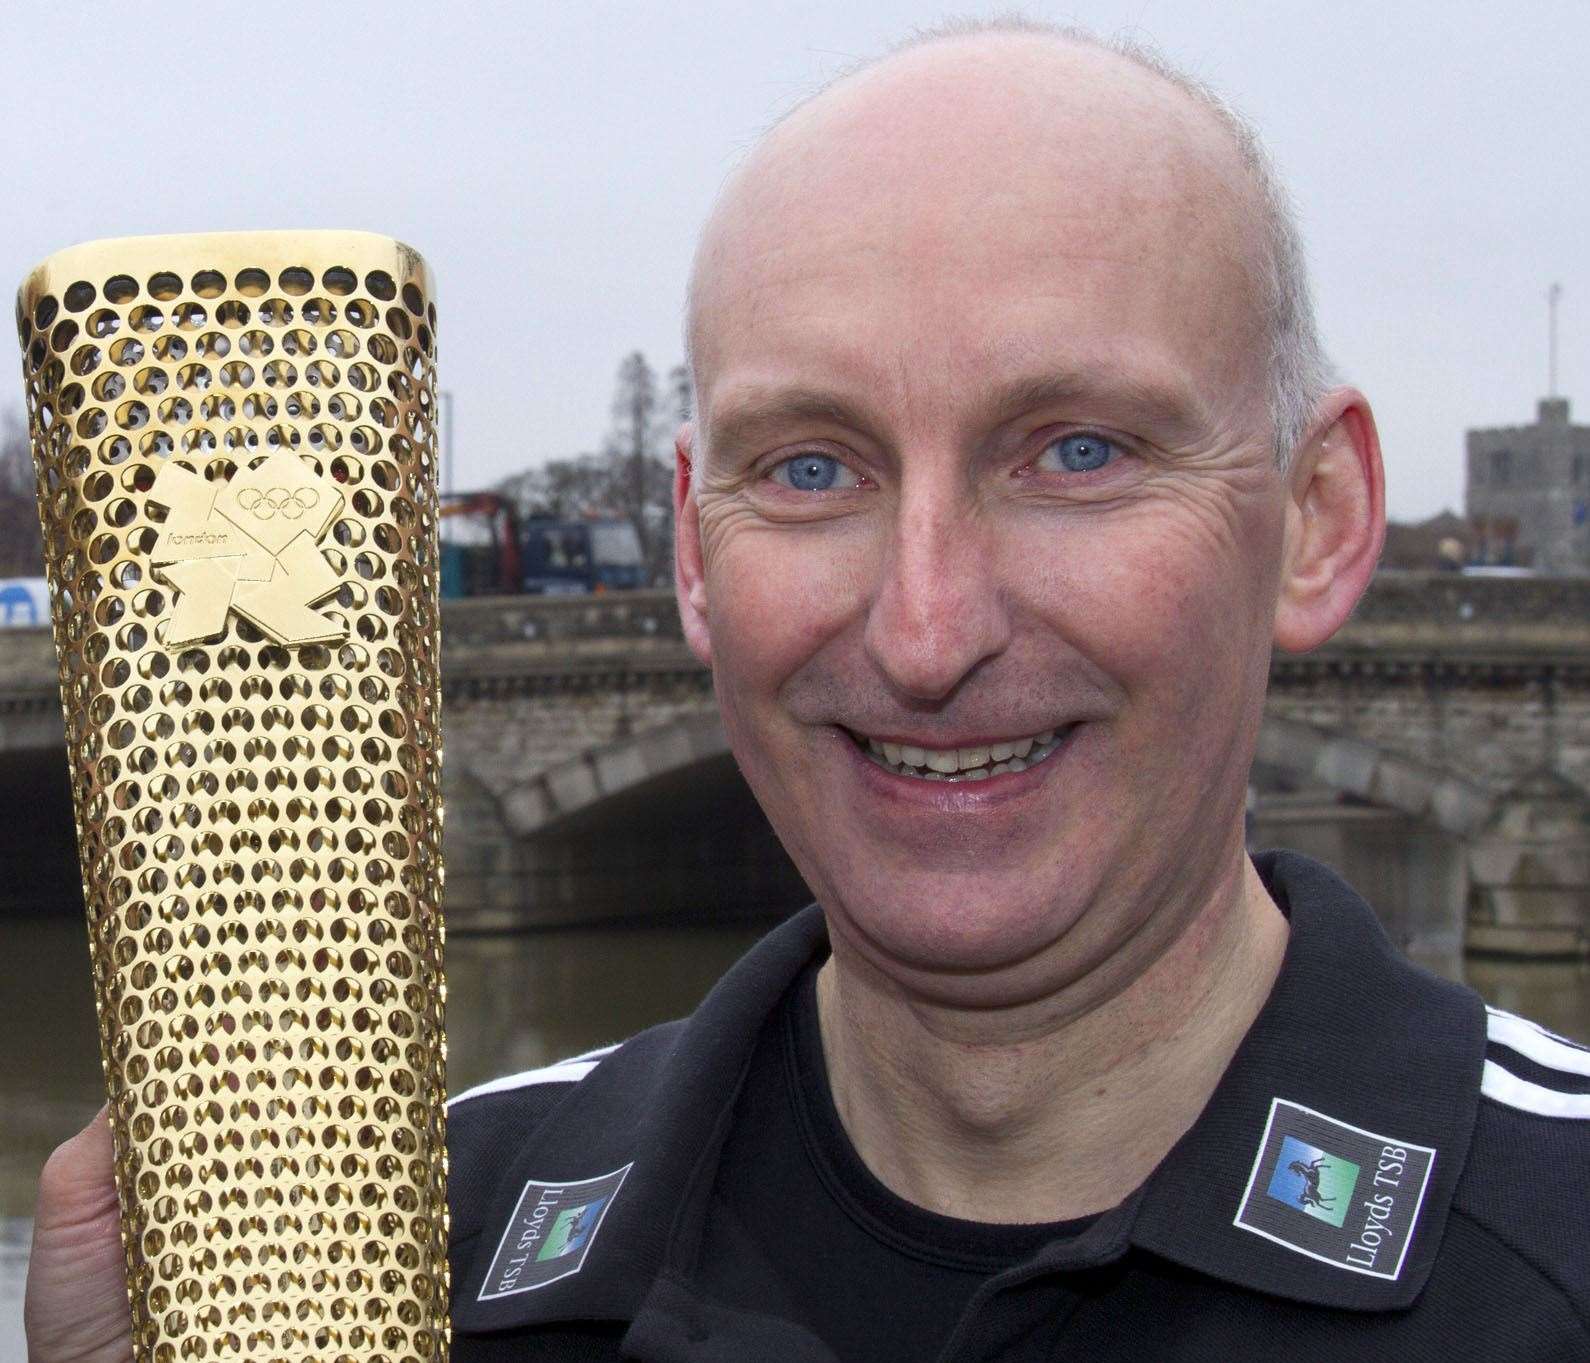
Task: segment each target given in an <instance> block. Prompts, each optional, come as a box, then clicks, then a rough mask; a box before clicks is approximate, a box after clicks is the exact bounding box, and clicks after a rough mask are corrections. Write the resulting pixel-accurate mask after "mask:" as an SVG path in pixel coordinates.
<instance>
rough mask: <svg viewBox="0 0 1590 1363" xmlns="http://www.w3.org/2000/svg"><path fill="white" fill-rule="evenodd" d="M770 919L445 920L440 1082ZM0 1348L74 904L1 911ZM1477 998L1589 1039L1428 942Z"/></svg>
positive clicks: (1507, 977)
mask: <svg viewBox="0 0 1590 1363" xmlns="http://www.w3.org/2000/svg"><path fill="white" fill-rule="evenodd" d="M763 930H764V929H760V928H754V927H745V926H743V925H742V926H736V927H733V928H711V927H699V928H684V929H681V928H669V929H648V928H601V929H594V930H580V931H557V932H537V933H533V934H518V935H491V936H469V935H459V934H455V935H454V936H453V937H451V938H450V939H449V941H448V944H447V974H448V1009H447V1031H448V1054H449V1058H450V1064H449V1086H450V1088H451V1089H452V1091H453V1092H455V1093H458V1092H462V1091H463V1090H464V1089H466V1088H468V1087H470V1086H471V1085H473V1084H476V1083H479V1082H480V1081H481V1080H483V1079H487V1078H490V1077H492V1076H494V1075H499V1074H506V1073H512V1072H514V1071H517V1070H524V1069H532V1068H534V1067H535V1066H538V1065H542V1064H545V1063H547V1062H549V1061H552V1060H555V1059H558V1058H559V1057H562V1056H567V1055H574V1054H578V1053H579V1052H581V1051H586V1050H591V1049H592V1048H594V1047H596V1046H600V1045H602V1044H604V1043H606V1042H610V1041H616V1040H619V1039H621V1038H623V1037H625V1036H628V1035H629V1034H631V1033H632V1032H635V1031H638V1030H639V1029H640V1028H642V1027H645V1026H647V1025H649V1024H650V1023H652V1022H657V1021H661V1020H663V1019H665V1018H669V1017H677V1016H678V1015H680V1014H681V1013H685V1012H688V1011H689V1010H690V1009H691V1008H692V1007H693V1006H694V1005H695V1004H696V1002H697V1001H698V1000H699V999H700V998H701V996H702V995H703V994H704V993H705V992H706V991H707V989H708V988H709V987H710V986H711V984H712V982H713V980H715V979H716V978H717V977H718V975H719V974H721V973H722V971H723V970H724V969H725V967H727V966H728V965H729V964H730V962H732V961H733V960H734V959H735V958H736V957H738V956H739V955H740V954H741V952H743V951H744V950H745V949H746V948H747V947H748V946H749V945H750V944H751V943H752V942H753V941H754V940H755V939H756V938H757V937H758V936H759V935H760V933H761V931H763ZM0 961H4V962H6V964H7V969H6V972H5V976H4V980H5V983H4V985H3V986H0V1039H3V1043H4V1044H3V1045H0V1363H24V1360H25V1357H26V1355H25V1353H24V1350H23V1346H22V1327H21V1314H22V1284H23V1277H24V1273H25V1269H26V1262H27V1246H28V1239H29V1235H30V1232H31V1220H30V1217H31V1215H32V1207H33V1190H34V1183H35V1180H36V1179H37V1177H38V1170H39V1167H40V1165H41V1164H42V1163H43V1162H44V1159H45V1157H46V1155H48V1153H49V1151H50V1150H51V1148H52V1147H53V1146H54V1145H55V1144H56V1143H57V1142H58V1141H60V1140H61V1139H63V1138H64V1137H66V1136H68V1135H70V1134H71V1133H72V1132H73V1131H75V1130H77V1129H78V1128H79V1127H80V1126H81V1125H82V1124H83V1123H84V1122H85V1121H86V1120H87V1119H88V1117H89V1116H90V1115H91V1114H92V1113H93V1112H94V1110H95V1109H96V1108H97V1107H98V1106H99V1104H100V1102H101V1083H100V1074H99V1057H98V1043H97V1040H96V1036H95V1028H94V1009H93V999H92V994H91V992H90V985H89V970H88V946H87V935H86V933H85V931H84V928H83V924H82V921H81V919H79V918H78V917H76V916H75V915H69V914H56V915H51V916H41V917H24V918H10V919H0ZM1427 964H1430V965H1431V966H1432V967H1434V968H1436V969H1441V970H1443V971H1444V972H1445V973H1448V974H1452V975H1466V977H1467V979H1468V981H1469V983H1471V984H1473V985H1474V987H1475V988H1476V989H1478V990H1479V991H1480V992H1481V993H1482V994H1484V995H1485V997H1486V999H1487V1000H1488V1001H1490V1002H1493V1003H1496V1004H1498V1005H1499V1006H1501V1007H1504V1008H1507V1009H1509V1010H1511V1011H1513V1012H1518V1013H1522V1014H1524V1015H1525V1016H1528V1017H1533V1018H1535V1019H1537V1020H1538V1021H1540V1022H1541V1023H1543V1024H1544V1025H1546V1026H1548V1027H1551V1028H1553V1029H1554V1030H1556V1031H1559V1032H1562V1033H1563V1034H1565V1035H1567V1036H1570V1037H1573V1038H1575V1039H1577V1040H1581V1041H1590V967H1586V966H1585V965H1582V964H1522V963H1516V962H1497V961H1470V962H1466V963H1465V962H1463V961H1461V960H1460V959H1455V958H1450V957H1449V958H1445V959H1442V958H1433V959H1431V960H1429V961H1427Z"/></svg>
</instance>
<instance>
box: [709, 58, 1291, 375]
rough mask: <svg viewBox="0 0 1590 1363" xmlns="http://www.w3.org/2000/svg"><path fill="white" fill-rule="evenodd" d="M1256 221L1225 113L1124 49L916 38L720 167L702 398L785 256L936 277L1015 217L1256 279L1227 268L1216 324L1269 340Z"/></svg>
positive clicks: (972, 266)
mask: <svg viewBox="0 0 1590 1363" xmlns="http://www.w3.org/2000/svg"><path fill="white" fill-rule="evenodd" d="M1259 221H1260V214H1259V211H1258V205H1257V198H1256V191H1255V188H1254V186H1253V183H1252V181H1251V178H1250V177H1249V174H1248V172H1247V169H1246V167H1245V166H1244V164H1243V162H1242V159H1241V155H1240V153H1239V149H1238V148H1237V146H1236V144H1235V142H1234V140H1233V139H1232V136H1231V134H1230V133H1229V131H1228V130H1227V129H1225V128H1224V127H1222V126H1221V125H1220V124H1219V123H1218V122H1217V121H1216V119H1215V118H1214V117H1213V116H1212V115H1211V114H1210V113H1209V111H1208V110H1206V109H1203V108H1202V107H1200V106H1199V105H1198V104H1197V103H1196V102H1195V101H1194V100H1192V99H1191V98H1190V97H1189V96H1188V95H1187V94H1186V93H1185V92H1183V91H1181V90H1179V89H1177V88H1176V87H1175V86H1174V85H1172V84H1171V83H1170V82H1168V81H1167V80H1165V79H1164V78H1162V77H1160V76H1158V75H1156V74H1155V73H1153V72H1150V71H1147V70H1145V69H1143V68H1142V67H1139V66H1138V65H1136V64H1135V63H1133V62H1131V61H1129V60H1128V59H1126V58H1123V57H1120V56H1118V55H1116V54H1114V53H1111V52H1108V51H1105V50H1103V49H1098V48H1092V47H1088V46H1085V45H1079V44H1076V43H1073V42H1070V41H1068V40H1065V39H1062V38H1054V37H1049V36H1043V35H1038V36H1026V35H983V36H979V37H975V38H967V39H958V40H952V41H946V42H941V43H934V44H930V45H927V46H924V47H921V48H915V49H911V50H908V51H907V52H904V53H902V54H900V55H898V56H896V57H893V58H890V59H887V60H886V61H884V62H882V63H879V64H878V65H876V66H874V67H871V68H869V69H867V70H866V71H864V72H862V73H860V74H859V75H857V76H856V77H853V78H851V79H850V80H847V81H843V82H841V83H839V84H838V85H836V86H834V87H833V88H831V89H830V90H829V91H827V92H826V93H824V94H823V95H821V96H819V97H818V98H817V99H815V100H813V101H812V102H810V103H809V104H807V105H805V106H803V107H802V108H800V109H799V110H797V111H796V113H795V114H793V115H792V116H791V117H790V118H789V119H787V120H786V121H785V122H784V123H782V124H780V125H779V126H778V127H777V128H776V129H775V130H774V131H773V132H772V133H771V134H769V135H768V137H767V138H765V139H764V141H763V142H762V144H761V145H760V146H759V147H757V148H756V150H755V151H754V152H753V153H752V155H751V156H750V158H749V159H748V160H747V162H746V163H745V165H744V166H743V167H742V168H741V169H740V170H739V171H738V172H737V173H736V174H735V176H734V177H733V178H732V179H731V181H730V183H729V185H728V186H727V187H726V189H725V191H724V193H723V195H722V197H721V198H720V200H719V202H718V205H717V207H716V208H715V210H714V212H713V214H712V217H711V219H710V220H709V222H708V225H707V227H706V230H705V231H704V233H703V236H702V241H701V245H700V248H699V250H698V253H697V259H696V265H695V274H694V278H693V282H692V290H691V315H690V319H689V332H690V334H689V341H690V347H691V356H692V360H693V362H694V364H695V366H696V377H697V383H698V388H699V389H700V390H701V393H702V398H703V404H702V405H703V407H705V406H706V401H705V399H706V389H707V388H708V387H709V385H710V383H711V379H712V376H713V374H714V372H715V367H716V361H717V351H718V343H719V340H720V337H719V335H718V332H719V330H720V329H721V327H722V325H723V324H724V323H726V322H728V321H729V314H731V313H732V314H735V316H734V320H733V324H732V325H733V326H735V327H738V328H743V327H745V326H747V325H752V324H754V318H755V314H756V313H757V312H758V311H759V310H761V309H765V308H767V307H771V306H777V291H778V290H779V289H780V288H781V286H783V285H786V284H788V283H789V282H790V279H791V277H792V276H793V275H801V276H803V277H809V276H810V275H811V273H812V272H813V271H815V270H832V271H833V272H834V274H835V275H836V277H841V278H842V277H844V276H847V275H848V276H851V277H855V276H857V275H858V274H864V273H866V272H869V271H872V272H881V273H886V274H892V275H900V274H902V273H906V274H909V275H911V276H914V277H915V282H917V283H918V284H919V285H920V287H921V288H922V289H931V288H932V287H933V285H934V281H935V279H939V278H942V277H943V276H944V272H945V271H950V270H953V271H956V272H961V273H965V272H973V273H975V272H976V271H977V270H978V269H979V268H980V267H983V266H987V267H989V268H997V263H998V261H999V259H1000V257H1001V254H1002V253H1003V252H1008V251H1009V250H1010V249H1011V247H1012V241H1013V239H1015V240H1019V239H1020V238H1021V236H1022V234H1023V232H1027V233H1029V234H1031V235H1032V238H1033V240H1032V245H1033V248H1034V250H1037V251H1042V250H1045V249H1048V250H1051V251H1052V252H1053V257H1054V260H1055V262H1056V267H1057V269H1059V268H1062V267H1063V262H1064V260H1065V259H1066V257H1067V256H1068V255H1072V256H1075V255H1079V254H1080V255H1087V256H1091V257H1093V258H1095V259H1110V258H1112V257H1113V258H1115V259H1116V260H1117V261H1118V262H1119V264H1120V265H1121V267H1122V268H1126V269H1130V268H1133V267H1134V266H1135V265H1136V264H1138V263H1140V262H1141V263H1144V264H1147V263H1148V262H1150V261H1155V262H1157V266H1158V267H1159V268H1165V269H1169V270H1171V271H1173V272H1174V271H1180V272H1182V273H1184V274H1187V275H1190V276H1191V275H1196V274H1197V273H1199V272H1201V271H1217V272H1219V273H1221V274H1223V275H1225V276H1226V277H1227V282H1228V284H1229V283H1230V281H1235V288H1236V290H1237V291H1238V292H1240V294H1242V295H1244V296H1243V297H1241V298H1237V299H1232V298H1231V297H1230V296H1229V295H1230V293H1231V288H1230V287H1227V288H1226V289H1225V290H1224V297H1223V298H1222V302H1221V308H1220V312H1221V313H1222V314H1223V315H1222V316H1221V317H1219V318H1216V317H1213V316H1212V317H1211V318H1210V319H1209V320H1208V323H1207V324H1208V325H1209V326H1210V327H1211V328H1214V327H1216V326H1221V327H1228V328H1229V327H1232V326H1235V327H1236V328H1237V329H1239V330H1241V331H1244V332H1248V331H1251V333H1252V335H1253V337H1254V339H1255V342H1256V344H1255V346H1254V349H1255V350H1259V349H1262V346H1263V342H1262V340H1260V339H1259V338H1261V337H1262V335H1263V328H1264V318H1263V316H1262V304H1261V302H1260V299H1261V298H1262V296H1263V291H1262V284H1261V282H1260V281H1261V279H1262V274H1263V269H1264V266H1263V264H1262V246H1261V242H1260V238H1259V232H1258V228H1257V226H1256V224H1257V223H1258V222H1259ZM1051 242H1052V246H1050V245H1049V243H1051ZM902 282H903V281H902ZM1233 304H1235V306H1233ZM1243 312H1246V314H1247V316H1246V317H1243V316H1242V313H1243ZM1265 358H1266V357H1265V356H1263V355H1262V354H1256V355H1255V356H1254V359H1255V362H1256V363H1257V364H1259V365H1262V364H1263V363H1264V362H1265Z"/></svg>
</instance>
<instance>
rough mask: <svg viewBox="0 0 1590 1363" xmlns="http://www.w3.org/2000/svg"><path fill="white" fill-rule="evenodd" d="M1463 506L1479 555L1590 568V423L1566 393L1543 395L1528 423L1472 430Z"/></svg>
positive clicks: (1550, 567)
mask: <svg viewBox="0 0 1590 1363" xmlns="http://www.w3.org/2000/svg"><path fill="white" fill-rule="evenodd" d="M1467 445H1468V466H1467V487H1466V492H1465V511H1466V512H1467V515H1468V518H1469V520H1470V521H1471V522H1473V524H1474V526H1475V529H1476V530H1477V531H1478V532H1479V554H1478V561H1479V562H1481V563H1490V564H1521V565H1530V566H1533V567H1534V568H1536V569H1538V570H1539V571H1540V572H1542V573H1553V574H1565V575H1566V574H1572V575H1576V576H1577V575H1584V574H1590V426H1575V425H1573V424H1572V422H1571V421H1570V420H1569V417H1568V399H1567V398H1563V397H1550V398H1542V399H1541V402H1540V408H1539V412H1538V414H1537V417H1536V420H1535V422H1534V424H1533V425H1530V426H1495V427H1489V428H1486V429H1483V430H1473V431H1469V432H1468V436H1467Z"/></svg>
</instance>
